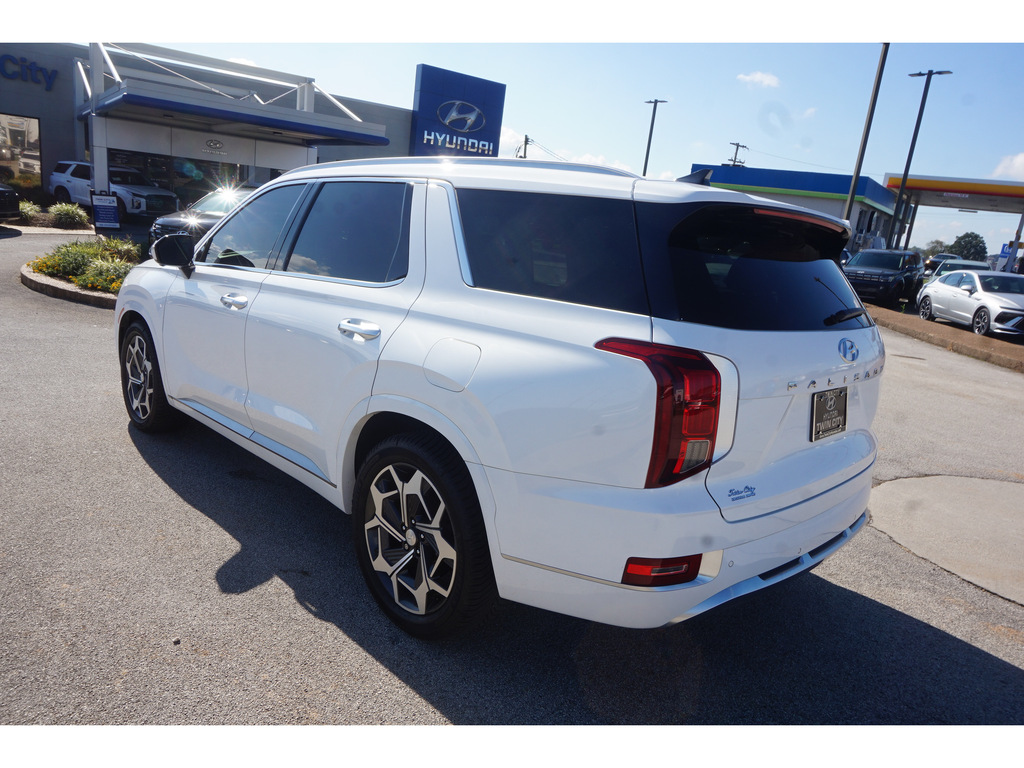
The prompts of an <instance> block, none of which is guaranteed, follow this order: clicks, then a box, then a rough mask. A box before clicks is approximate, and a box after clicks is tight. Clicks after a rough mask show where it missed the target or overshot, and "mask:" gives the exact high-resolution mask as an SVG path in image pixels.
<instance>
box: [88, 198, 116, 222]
mask: <svg viewBox="0 0 1024 768" xmlns="http://www.w3.org/2000/svg"><path fill="white" fill-rule="evenodd" d="M90 196H91V197H92V223H93V226H94V227H96V229H120V228H121V220H120V217H119V216H118V215H117V195H114V194H111V193H109V192H107V193H104V192H92V193H90Z"/></svg>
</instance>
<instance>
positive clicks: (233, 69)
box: [76, 43, 390, 190]
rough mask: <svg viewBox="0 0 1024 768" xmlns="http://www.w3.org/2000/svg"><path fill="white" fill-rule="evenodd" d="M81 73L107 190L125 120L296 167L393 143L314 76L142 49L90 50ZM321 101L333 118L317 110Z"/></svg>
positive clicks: (100, 180)
mask: <svg viewBox="0 0 1024 768" xmlns="http://www.w3.org/2000/svg"><path fill="white" fill-rule="evenodd" d="M76 67H77V71H78V74H79V76H80V80H79V82H78V88H77V89H76V90H77V94H78V99H77V102H78V105H79V106H78V117H79V119H80V120H86V121H88V122H89V128H90V130H89V142H90V144H91V146H90V147H89V149H90V150H91V151H90V157H91V159H92V161H93V164H94V183H95V187H96V189H98V190H105V189H108V188H109V184H108V173H107V157H106V154H107V153H106V149H108V148H115V146H114V145H113V144H112V143H111V142H116V141H118V140H122V141H123V138H121V135H123V131H122V132H121V135H119V134H118V133H117V132H115V131H114V130H113V128H114V127H115V126H114V123H116V122H118V121H120V124H121V125H124V124H128V125H134V126H138V125H139V124H140V123H141V124H150V125H153V126H159V130H162V131H165V132H166V131H168V130H171V131H178V132H185V131H189V132H193V133H195V134H198V133H206V134H211V135H216V136H217V137H220V138H221V139H223V138H224V137H231V138H237V139H238V140H242V141H249V142H253V141H255V142H258V143H262V145H263V146H264V147H267V148H268V154H270V155H271V156H274V155H276V156H277V157H281V156H282V153H288V156H294V157H295V158H297V161H296V162H293V163H290V164H288V165H289V166H293V165H304V164H306V163H310V162H315V161H316V147H317V146H323V145H329V144H363V145H370V146H386V145H388V144H389V143H390V142H389V140H388V139H387V138H386V136H385V126H383V125H379V124H376V123H368V122H365V121H364V120H362V119H361V118H360V117H359V116H358V115H357V114H355V112H353V111H352V110H351V109H349V108H348V107H346V106H345V105H344V104H342V103H341V102H340V101H339V100H338V99H337V98H335V97H334V96H332V95H331V94H329V93H327V92H326V91H324V90H323V89H321V88H320V87H319V86H318V85H317V84H316V82H315V81H314V80H313V78H309V77H305V76H300V75H294V74H288V73H284V72H278V71H276V70H269V69H263V68H261V67H255V66H251V65H246V64H237V63H234V62H228V61H223V60H220V59H213V58H210V57H206V56H199V55H194V54H188V53H184V52H181V51H175V50H171V49H168V48H161V47H158V46H153V45H147V44H142V43H90V44H89V59H88V61H84V60H78V61H77V62H76ZM293 94H294V102H292V104H294V106H290V105H288V100H289V97H290V96H292V95H293ZM317 96H320V97H321V98H322V99H323V101H324V102H325V104H323V105H322V107H323V109H324V111H320V112H317V111H316V106H317ZM108 128H109V129H110V131H109V135H108ZM274 146H278V147H280V148H281V151H279V152H276V153H275V152H274V151H273V147H274ZM125 148H128V147H125ZM200 151H202V150H200ZM168 154H171V153H170V152H168ZM199 159H208V158H199ZM250 164H258V163H250ZM273 167H283V165H279V164H277V163H275V164H274V165H273Z"/></svg>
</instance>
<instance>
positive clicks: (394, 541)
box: [352, 434, 497, 639]
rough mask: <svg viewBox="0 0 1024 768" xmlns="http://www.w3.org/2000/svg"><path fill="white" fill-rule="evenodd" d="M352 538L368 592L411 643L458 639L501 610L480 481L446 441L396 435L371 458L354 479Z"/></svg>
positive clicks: (370, 456)
mask: <svg viewBox="0 0 1024 768" xmlns="http://www.w3.org/2000/svg"><path fill="white" fill-rule="evenodd" d="M352 530H353V541H354V543H355V547H356V557H357V559H358V561H359V568H360V570H361V571H362V574H363V578H364V579H365V580H366V585H367V586H368V587H369V589H370V593H371V594H372V595H373V598H374V600H376V601H377V604H378V605H379V606H380V607H381V609H382V610H383V611H384V613H385V614H387V616H388V618H389V619H391V621H393V622H394V623H395V624H396V625H397V626H399V627H400V628H401V629H403V630H404V631H406V632H408V633H409V634H410V635H413V636H415V637H420V638H424V639H437V638H441V637H446V636H448V635H452V634H455V633H457V632H460V631H462V630H464V629H466V628H467V627H468V626H470V625H471V624H473V623H474V622H475V621H476V620H477V619H479V618H481V617H482V616H483V615H485V614H486V612H487V610H488V609H489V608H490V607H491V606H493V605H494V604H495V603H496V600H497V587H496V586H495V583H494V573H493V571H492V569H491V560H490V551H489V549H488V546H487V534H486V531H485V529H484V523H483V517H482V516H481V514H480V505H479V502H478V501H477V496H476V490H475V488H474V486H473V480H472V478H471V477H470V475H469V470H467V468H466V465H465V463H464V462H463V461H462V459H461V457H460V456H459V455H458V454H457V453H456V452H455V450H454V449H453V448H452V447H451V446H450V445H448V443H446V442H445V441H444V440H442V439H441V438H439V437H436V436H433V435H429V434H401V435H395V436H392V437H390V438H387V439H385V440H383V441H381V442H380V443H378V444H377V445H376V446H375V447H374V448H373V449H372V450H371V451H370V454H369V456H368V457H367V459H366V460H365V461H364V462H363V465H362V467H361V468H360V470H359V474H358V476H357V477H356V486H355V492H354V494H353V502H352Z"/></svg>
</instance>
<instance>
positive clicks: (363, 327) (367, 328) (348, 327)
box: [338, 317, 380, 341]
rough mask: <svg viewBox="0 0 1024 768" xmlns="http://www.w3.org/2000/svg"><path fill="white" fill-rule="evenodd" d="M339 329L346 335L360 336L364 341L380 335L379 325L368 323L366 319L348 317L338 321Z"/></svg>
mask: <svg viewBox="0 0 1024 768" xmlns="http://www.w3.org/2000/svg"><path fill="white" fill-rule="evenodd" d="M338 330H339V331H341V333H342V335H344V336H352V337H353V338H359V339H362V340H363V341H370V339H376V338H377V337H378V336H380V326H379V325H374V324H373V323H368V322H366V321H365V320H356V319H355V318H351V317H346V318H345V319H344V320H342V321H341V322H340V323H338Z"/></svg>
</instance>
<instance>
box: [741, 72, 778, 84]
mask: <svg viewBox="0 0 1024 768" xmlns="http://www.w3.org/2000/svg"><path fill="white" fill-rule="evenodd" d="M736 79H737V80H739V81H740V82H741V83H746V84H747V85H759V86H761V87H762V88H778V87H779V78H777V77H776V76H775V75H771V74H769V73H767V72H751V73H750V74H749V75H736Z"/></svg>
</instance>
